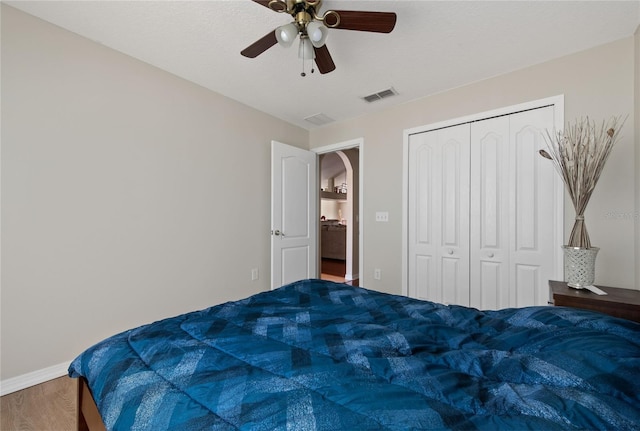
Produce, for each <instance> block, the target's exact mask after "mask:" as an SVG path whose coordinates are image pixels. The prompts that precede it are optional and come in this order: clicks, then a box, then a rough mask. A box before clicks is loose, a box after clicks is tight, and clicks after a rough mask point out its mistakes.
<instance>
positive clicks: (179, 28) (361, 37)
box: [5, 0, 640, 129]
mask: <svg viewBox="0 0 640 431" xmlns="http://www.w3.org/2000/svg"><path fill="white" fill-rule="evenodd" d="M5 3H7V4H9V5H11V6H13V7H16V8H18V9H20V10H22V11H24V12H27V13H29V14H32V15H35V16H37V17H39V18H42V19H44V20H46V21H50V22H52V23H54V24H56V25H58V26H60V27H63V28H66V29H68V30H70V31H72V32H75V33H77V34H80V35H82V36H85V37H87V38H89V39H92V40H94V41H97V42H99V43H101V44H103V45H105V46H108V47H111V48H113V49H116V50H118V51H121V52H123V53H125V54H128V55H130V56H132V57H135V58H138V59H140V60H142V61H144V62H147V63H149V64H152V65H154V66H156V67H159V68H161V69H164V70H166V71H168V72H171V73H173V74H175V75H178V76H181V77H183V78H185V79H188V80H190V81H193V82H195V83H197V84H199V85H201V86H203V87H206V88H209V89H211V90H213V91H216V92H218V93H221V94H223V95H225V96H228V97H230V98H232V99H235V100H238V101H240V102H242V103H244V104H247V105H249V106H252V107H254V108H256V109H259V110H261V111H264V112H268V113H270V114H272V115H273V116H275V117H278V118H281V119H283V120H286V121H288V122H290V123H293V124H296V125H299V126H301V127H304V128H306V129H311V128H313V127H316V126H314V125H312V124H310V123H308V122H307V121H305V120H304V118H305V117H308V116H311V115H314V114H318V113H323V114H325V115H327V116H329V117H331V118H332V119H334V120H336V121H340V120H344V119H348V118H353V117H357V116H360V115H362V114H365V113H368V112H373V111H375V110H381V109H386V108H388V107H389V106H392V105H394V104H401V103H405V102H407V101H409V100H413V99H417V98H420V97H424V96H427V95H430V94H435V93H439V92H442V91H445V90H447V89H451V88H455V87H459V86H462V85H465V84H468V83H471V82H475V81H479V80H483V79H486V78H489V77H492V76H496V75H500V74H503V73H506V72H509V71H512V70H517V69H520V68H523V67H527V66H529V65H533V64H536V63H541V62H544V61H547V60H550V59H553V58H556V57H560V56H563V55H566V54H569V53H573V52H578V51H581V50H584V49H588V48H590V47H593V46H597V45H602V44H604V43H607V42H611V41H614V40H617V39H621V38H623V37H628V36H631V35H632V34H633V32H634V31H635V29H636V28H637V26H638V24H639V23H640V0H632V1H571V2H569V1H493V2H488V1H402V0H398V1H374V0H365V1H339V0H325V1H324V3H323V7H322V10H321V12H322V11H325V10H327V9H347V10H369V11H387V12H395V13H396V14H397V15H398V20H397V24H396V27H395V29H394V31H393V32H392V33H390V34H378V33H366V32H357V31H345V30H330V31H329V38H328V40H327V46H328V48H329V51H330V53H331V55H332V57H333V60H334V62H335V64H336V70H335V71H333V72H331V73H329V74H325V75H321V74H319V73H318V72H316V73H314V74H309V73H307V76H306V77H304V78H303V77H301V76H300V72H301V67H302V64H301V61H300V60H298V58H297V48H293V47H292V48H289V49H284V48H281V47H280V46H274V47H272V48H270V49H269V50H267V51H266V52H264V53H263V54H262V55H260V56H259V57H257V58H255V59H248V58H245V57H243V56H241V55H240V51H241V50H242V49H244V48H245V47H247V46H248V45H250V44H251V43H253V42H254V41H255V40H257V39H259V38H260V37H262V36H264V35H265V34H266V33H267V32H269V31H271V30H272V29H274V28H275V27H277V26H279V25H282V24H285V23H287V22H289V21H290V20H291V17H290V16H288V15H286V14H278V13H275V12H273V11H271V10H269V9H267V8H265V7H263V6H260V5H259V4H256V3H254V2H252V1H250V0H215V1H214V0H209V1H5ZM307 72H308V70H307ZM389 87H393V88H395V90H396V91H397V92H398V93H399V95H398V96H395V97H391V98H388V99H384V100H381V101H378V102H375V103H371V104H367V103H366V102H364V101H363V100H362V97H363V96H365V95H368V94H370V93H374V92H377V91H380V90H384V89H386V88H389Z"/></svg>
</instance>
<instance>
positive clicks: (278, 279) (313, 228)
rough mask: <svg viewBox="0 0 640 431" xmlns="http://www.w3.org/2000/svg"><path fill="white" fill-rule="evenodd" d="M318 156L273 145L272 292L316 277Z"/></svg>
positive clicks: (301, 150) (274, 142)
mask: <svg viewBox="0 0 640 431" xmlns="http://www.w3.org/2000/svg"><path fill="white" fill-rule="evenodd" d="M317 184H318V180H317V163H316V154H315V153H313V152H311V151H306V150H303V149H301V148H297V147H292V146H290V145H285V144H282V143H280V142H276V141H272V142H271V288H272V289H275V288H277V287H280V286H282V285H285V284H287V283H291V282H294V281H297V280H303V279H306V278H315V277H317V265H318V262H317V213H318V211H317V201H318V187H317Z"/></svg>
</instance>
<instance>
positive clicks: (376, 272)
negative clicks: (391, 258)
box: [373, 268, 381, 280]
mask: <svg viewBox="0 0 640 431" xmlns="http://www.w3.org/2000/svg"><path fill="white" fill-rule="evenodd" d="M380 277H381V274H380V268H376V269H374V270H373V278H374V279H375V280H380Z"/></svg>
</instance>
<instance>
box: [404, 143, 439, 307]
mask: <svg viewBox="0 0 640 431" xmlns="http://www.w3.org/2000/svg"><path fill="white" fill-rule="evenodd" d="M439 159H440V147H439V144H438V137H437V135H436V134H429V133H421V134H418V135H414V136H411V138H410V141H409V160H410V166H409V202H410V204H409V214H408V218H409V232H408V234H409V239H410V240H409V244H408V246H409V256H410V258H409V294H410V296H413V297H415V298H420V299H429V300H432V301H436V302H442V288H441V283H440V278H439V276H438V273H439V271H438V269H437V267H436V262H437V260H438V259H437V255H438V248H439V247H438V244H437V239H438V238H439V235H438V233H439V231H440V229H439V225H440V211H439V201H440V200H441V195H442V193H441V190H440V187H439V183H440V180H439V177H440V175H441V164H440V163H439Z"/></svg>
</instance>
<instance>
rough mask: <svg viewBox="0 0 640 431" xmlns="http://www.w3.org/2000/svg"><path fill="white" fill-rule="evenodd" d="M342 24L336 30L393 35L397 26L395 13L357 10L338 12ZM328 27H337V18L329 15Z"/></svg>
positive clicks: (327, 18)
mask: <svg viewBox="0 0 640 431" xmlns="http://www.w3.org/2000/svg"><path fill="white" fill-rule="evenodd" d="M334 12H336V13H337V14H338V15H339V16H340V22H339V23H338V25H337V26H336V27H335V28H339V29H342V30H357V31H373V32H376V33H391V30H393V28H394V27H395V25H396V18H397V17H396V14H395V13H393V12H365V11H357V10H336V11H334ZM325 22H326V25H327V26H329V27H332V26H333V25H335V22H336V18H335V16H333V14H327V17H326V21H325Z"/></svg>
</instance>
